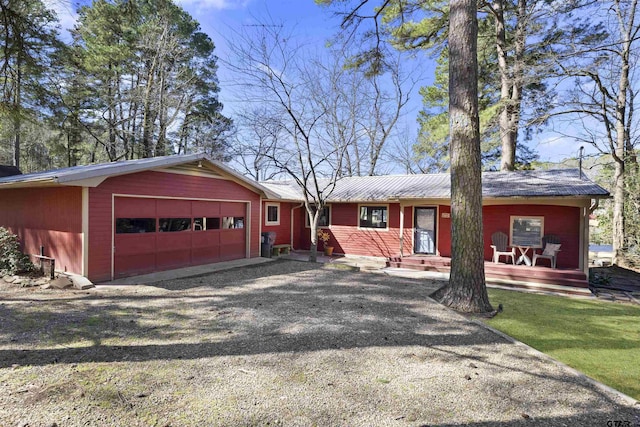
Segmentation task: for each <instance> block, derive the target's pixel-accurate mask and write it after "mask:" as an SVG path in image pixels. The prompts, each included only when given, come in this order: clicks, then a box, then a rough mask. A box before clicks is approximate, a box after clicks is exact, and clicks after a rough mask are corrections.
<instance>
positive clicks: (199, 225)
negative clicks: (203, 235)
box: [193, 218, 204, 231]
mask: <svg viewBox="0 0 640 427" xmlns="http://www.w3.org/2000/svg"><path fill="white" fill-rule="evenodd" d="M201 230H204V218H194V219H193V231H201Z"/></svg>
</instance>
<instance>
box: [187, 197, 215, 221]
mask: <svg viewBox="0 0 640 427" xmlns="http://www.w3.org/2000/svg"><path fill="white" fill-rule="evenodd" d="M191 203H192V204H191V213H192V214H193V216H194V217H196V218H197V217H216V216H220V202H203V201H199V200H198V201H194V202H191Z"/></svg>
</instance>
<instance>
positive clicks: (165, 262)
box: [0, 154, 609, 282]
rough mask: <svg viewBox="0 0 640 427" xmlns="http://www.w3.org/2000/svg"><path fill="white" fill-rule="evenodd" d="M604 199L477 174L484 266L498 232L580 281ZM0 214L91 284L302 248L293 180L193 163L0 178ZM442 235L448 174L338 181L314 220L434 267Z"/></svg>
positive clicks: (149, 162) (551, 182)
mask: <svg viewBox="0 0 640 427" xmlns="http://www.w3.org/2000/svg"><path fill="white" fill-rule="evenodd" d="M608 194H609V193H608V192H607V191H606V190H604V189H603V188H601V187H600V186H598V185H596V184H594V183H593V182H592V181H590V180H588V179H586V178H584V177H582V176H581V175H580V173H579V171H577V170H556V171H518V172H488V173H485V174H484V175H483V204H484V211H483V221H484V242H485V245H484V253H485V258H486V259H487V260H490V259H491V257H492V253H493V251H492V249H491V247H490V245H491V235H492V234H493V233H494V232H496V231H502V232H504V233H505V234H507V235H508V236H509V242H510V244H511V245H514V243H517V242H518V241H519V240H518V239H523V238H525V239H528V240H527V242H529V243H527V244H526V245H522V244H521V245H522V246H521V247H522V249H524V250H526V251H528V252H526V253H527V254H528V257H529V258H530V257H531V255H532V249H535V248H536V247H540V246H541V238H542V236H544V235H547V234H554V235H556V236H557V237H559V239H560V241H561V251H560V252H559V255H558V257H557V267H558V269H559V270H560V269H563V270H567V269H569V270H573V271H577V272H578V273H580V274H581V277H582V279H581V280H583V281H584V277H585V276H584V272H586V271H587V268H588V250H587V248H588V242H589V235H588V233H589V227H588V222H589V221H588V216H589V213H590V212H591V210H592V209H593V208H594V207H595V206H596V205H597V201H598V199H600V198H603V197H608ZM0 206H1V209H0V226H4V227H8V228H10V229H11V230H12V231H13V232H14V233H16V234H17V235H18V236H19V237H20V239H21V241H22V242H23V246H24V251H25V252H26V253H30V254H37V253H38V252H39V251H40V247H42V246H43V247H44V250H45V254H46V255H48V256H50V257H53V258H55V259H56V266H57V267H58V269H60V270H62V271H66V272H69V273H75V274H80V275H83V276H86V277H88V278H89V279H90V280H92V281H94V282H99V281H106V280H111V279H114V278H119V277H124V276H131V275H136V274H142V273H147V272H152V271H157V270H166V269H172V268H178V267H184V266H189V265H199V264H207V263H214V262H219V261H225V260H232V259H238V258H252V257H258V256H260V243H261V242H260V237H261V232H263V231H275V232H276V241H275V244H288V245H291V246H292V247H293V248H294V249H308V248H309V245H310V233H309V228H308V224H307V220H306V211H305V209H304V207H303V204H302V197H301V192H300V190H299V188H298V187H297V186H296V184H295V183H294V182H287V181H270V182H264V183H257V182H255V181H253V180H251V179H248V178H246V177H243V176H242V175H240V174H238V173H237V172H235V171H234V170H232V169H230V168H229V167H227V166H225V165H223V164H221V163H219V162H216V161H213V160H210V159H208V158H207V157H206V156H204V155H201V154H194V155H183V156H169V157H157V158H152V159H141V160H130V161H122V162H114V163H107V164H99V165H89V166H78V167H73V168H67V169H60V170H55V171H47V172H41V173H34V174H26V175H15V176H8V177H4V178H0ZM450 226H451V221H450V179H449V175H448V174H430V175H402V176H374V177H352V178H343V179H341V180H340V181H339V182H338V183H337V185H336V188H335V190H334V191H333V193H332V194H331V196H330V198H329V204H328V206H327V208H326V209H325V211H324V212H323V218H322V220H321V227H323V228H324V229H325V230H327V231H328V232H329V234H330V236H331V240H330V244H331V246H334V248H335V253H337V254H345V255H347V256H348V255H365V256H376V257H384V258H387V259H389V260H390V262H392V263H394V262H395V263H403V262H404V263H407V262H409V261H410V260H411V257H412V256H414V255H419V256H420V263H421V264H424V263H425V259H426V260H432V262H436V261H437V262H442V259H446V258H447V257H449V256H450V255H451V238H450ZM518 255H519V254H518ZM543 262H544V261H543ZM546 265H548V264H546ZM518 267H520V266H518ZM520 271H522V270H520Z"/></svg>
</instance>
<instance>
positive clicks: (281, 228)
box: [262, 202, 304, 247]
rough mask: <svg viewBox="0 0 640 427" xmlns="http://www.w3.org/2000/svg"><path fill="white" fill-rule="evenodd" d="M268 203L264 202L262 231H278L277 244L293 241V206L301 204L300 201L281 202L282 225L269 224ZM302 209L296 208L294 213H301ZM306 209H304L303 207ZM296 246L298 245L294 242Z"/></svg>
mask: <svg viewBox="0 0 640 427" xmlns="http://www.w3.org/2000/svg"><path fill="white" fill-rule="evenodd" d="M267 203H273V202H263V203H262V231H263V232H264V231H274V232H275V233H276V242H275V244H276V245H285V244H290V243H291V237H290V236H291V208H292V207H294V206H300V203H285V202H282V203H280V225H267V224H266V215H267V208H266V205H267ZM299 210H300V209H295V210H294V211H293V212H294V213H293V214H294V215H296V214H299V212H298V211H299ZM302 210H304V209H302ZM294 247H297V246H296V245H295V242H294Z"/></svg>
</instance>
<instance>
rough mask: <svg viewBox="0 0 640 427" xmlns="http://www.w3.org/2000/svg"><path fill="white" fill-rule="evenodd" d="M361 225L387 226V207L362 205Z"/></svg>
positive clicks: (370, 226) (364, 226)
mask: <svg viewBox="0 0 640 427" xmlns="http://www.w3.org/2000/svg"><path fill="white" fill-rule="evenodd" d="M360 227H363V228H387V207H386V206H360Z"/></svg>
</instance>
